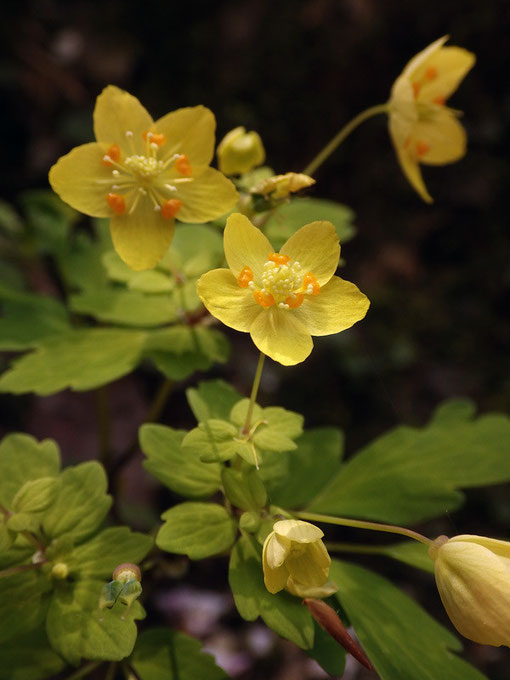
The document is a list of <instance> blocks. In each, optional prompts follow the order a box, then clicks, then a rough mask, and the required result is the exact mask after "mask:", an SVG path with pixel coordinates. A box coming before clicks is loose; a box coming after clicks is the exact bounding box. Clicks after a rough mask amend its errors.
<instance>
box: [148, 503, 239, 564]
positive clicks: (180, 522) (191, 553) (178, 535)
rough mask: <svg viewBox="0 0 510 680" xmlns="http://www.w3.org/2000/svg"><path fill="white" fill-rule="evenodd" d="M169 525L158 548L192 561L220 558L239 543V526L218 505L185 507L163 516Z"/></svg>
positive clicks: (158, 541)
mask: <svg viewBox="0 0 510 680" xmlns="http://www.w3.org/2000/svg"><path fill="white" fill-rule="evenodd" d="M161 518H162V519H163V520H165V523H164V524H163V526H162V527H161V529H160V530H159V532H158V535H157V537H156V544H157V545H158V546H159V547H160V548H161V549H162V550H166V551H167V552H173V553H178V554H180V555H188V557H190V558H191V559H192V560H200V559H202V558H204V557H210V556H211V555H217V554H218V553H222V552H224V551H225V550H228V549H229V548H230V547H231V545H232V544H233V543H234V541H235V537H236V532H237V526H236V522H235V520H234V519H233V518H232V517H231V516H230V515H229V513H228V512H227V511H226V510H225V508H224V507H223V506H221V505H217V504H216V503H181V504H180V505H176V506H175V507H173V508H170V510H167V511H166V512H164V513H163V514H162V515H161Z"/></svg>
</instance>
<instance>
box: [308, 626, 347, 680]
mask: <svg viewBox="0 0 510 680" xmlns="http://www.w3.org/2000/svg"><path fill="white" fill-rule="evenodd" d="M314 628H315V633H314V638H313V647H312V648H311V649H307V650H306V653H307V654H308V656H310V657H312V659H315V660H316V661H317V663H318V664H320V665H321V666H322V668H324V670H325V671H326V673H329V675H334V676H336V677H340V676H342V675H343V672H344V670H345V650H344V648H343V647H342V646H341V645H340V644H338V642H337V641H336V640H334V639H333V638H332V637H331V635H329V633H326V631H325V630H324V629H323V628H321V627H320V626H319V625H318V624H317V623H315V626H314Z"/></svg>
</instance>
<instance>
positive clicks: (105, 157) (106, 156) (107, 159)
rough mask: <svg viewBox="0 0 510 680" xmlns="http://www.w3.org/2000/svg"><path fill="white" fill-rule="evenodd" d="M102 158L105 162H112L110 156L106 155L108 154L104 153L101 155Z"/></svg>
mask: <svg viewBox="0 0 510 680" xmlns="http://www.w3.org/2000/svg"><path fill="white" fill-rule="evenodd" d="M103 160H104V162H105V163H112V162H113V161H112V159H111V158H110V156H108V154H105V155H104V156H103Z"/></svg>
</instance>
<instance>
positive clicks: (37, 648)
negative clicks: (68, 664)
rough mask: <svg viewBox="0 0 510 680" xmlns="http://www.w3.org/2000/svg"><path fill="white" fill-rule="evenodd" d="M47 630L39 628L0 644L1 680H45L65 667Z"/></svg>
mask: <svg viewBox="0 0 510 680" xmlns="http://www.w3.org/2000/svg"><path fill="white" fill-rule="evenodd" d="M64 666H65V663H64V661H63V660H62V658H61V657H60V656H59V655H58V654H57V653H56V652H55V651H54V650H53V649H52V648H51V646H50V643H49V642H48V637H47V635H46V631H45V630H44V629H43V628H38V629H37V630H33V631H31V632H29V633H26V634H24V635H20V636H18V637H16V638H14V639H11V640H9V644H8V645H3V646H0V680H44V679H45V678H49V677H50V676H51V677H54V676H55V675H57V674H58V673H60V671H62V670H63V669H64Z"/></svg>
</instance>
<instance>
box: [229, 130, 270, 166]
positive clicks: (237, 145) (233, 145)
mask: <svg viewBox="0 0 510 680" xmlns="http://www.w3.org/2000/svg"><path fill="white" fill-rule="evenodd" d="M217 153H218V164H219V167H220V170H221V172H223V173H224V174H225V175H240V174H242V173H244V172H250V170H252V169H253V168H255V167H257V165H261V164H262V163H263V162H264V159H265V157H266V152H265V150H264V145H263V144H262V139H261V138H260V135H259V134H258V133H256V132H253V131H252V132H246V129H245V128H244V127H236V128H234V129H233V130H230V132H228V133H227V134H226V135H225V137H223V139H222V140H221V142H220V143H219V145H218V152H217Z"/></svg>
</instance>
